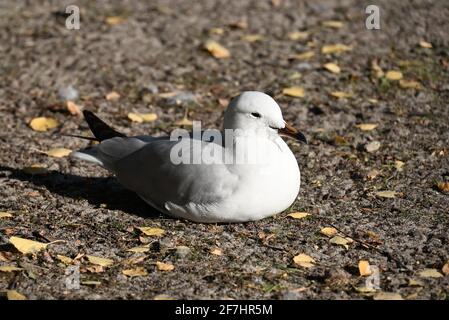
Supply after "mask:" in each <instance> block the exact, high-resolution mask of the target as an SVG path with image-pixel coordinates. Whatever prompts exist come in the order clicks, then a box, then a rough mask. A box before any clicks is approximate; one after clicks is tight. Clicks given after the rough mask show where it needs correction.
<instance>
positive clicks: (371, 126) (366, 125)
mask: <svg viewBox="0 0 449 320" xmlns="http://www.w3.org/2000/svg"><path fill="white" fill-rule="evenodd" d="M377 126H378V124H376V123H361V124H357V125H356V127H357V128H359V129H360V130H362V131H371V130H374V129H376V128H377Z"/></svg>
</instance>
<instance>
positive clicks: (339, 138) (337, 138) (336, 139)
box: [334, 135, 348, 145]
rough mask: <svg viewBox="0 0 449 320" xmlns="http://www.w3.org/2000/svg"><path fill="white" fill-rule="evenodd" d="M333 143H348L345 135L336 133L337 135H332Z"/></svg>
mask: <svg viewBox="0 0 449 320" xmlns="http://www.w3.org/2000/svg"><path fill="white" fill-rule="evenodd" d="M334 144H336V145H345V144H348V140H346V138H345V137H342V136H338V135H337V136H335V137H334Z"/></svg>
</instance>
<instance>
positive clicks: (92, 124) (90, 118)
mask: <svg viewBox="0 0 449 320" xmlns="http://www.w3.org/2000/svg"><path fill="white" fill-rule="evenodd" d="M83 116H84V119H85V120H86V122H87V124H88V125H89V128H90V131H92V133H93V134H94V136H95V138H97V139H98V140H99V141H103V140H107V139H111V138H114V137H126V135H124V134H123V133H120V132H118V131H115V130H114V129H113V128H111V127H110V126H109V125H108V124H106V123H105V122H104V121H103V120H101V119H100V118H99V117H97V116H96V115H95V113H93V112H92V111H89V110H83Z"/></svg>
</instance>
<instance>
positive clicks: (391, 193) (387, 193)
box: [376, 190, 396, 198]
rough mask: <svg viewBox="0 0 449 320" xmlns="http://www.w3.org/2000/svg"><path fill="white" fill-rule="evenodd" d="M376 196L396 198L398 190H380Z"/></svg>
mask: <svg viewBox="0 0 449 320" xmlns="http://www.w3.org/2000/svg"><path fill="white" fill-rule="evenodd" d="M376 196H378V197H381V198H396V191H387V190H385V191H378V192H376Z"/></svg>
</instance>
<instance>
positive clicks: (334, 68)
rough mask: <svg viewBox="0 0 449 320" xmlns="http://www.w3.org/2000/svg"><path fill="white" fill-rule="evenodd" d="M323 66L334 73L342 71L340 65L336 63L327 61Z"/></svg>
mask: <svg viewBox="0 0 449 320" xmlns="http://www.w3.org/2000/svg"><path fill="white" fill-rule="evenodd" d="M323 67H324V68H325V69H326V70H328V71H330V72H332V73H340V72H341V69H340V67H339V66H338V65H336V64H335V63H326V64H325V65H324V66H323Z"/></svg>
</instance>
